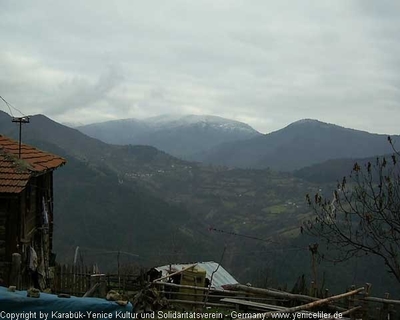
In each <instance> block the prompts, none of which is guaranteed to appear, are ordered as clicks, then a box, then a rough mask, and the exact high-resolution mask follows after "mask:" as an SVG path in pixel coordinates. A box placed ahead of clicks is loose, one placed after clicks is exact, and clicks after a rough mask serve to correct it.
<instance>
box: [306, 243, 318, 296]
mask: <svg viewBox="0 0 400 320" xmlns="http://www.w3.org/2000/svg"><path fill="white" fill-rule="evenodd" d="M308 249H309V250H310V251H311V257H312V261H311V263H312V274H313V281H312V285H313V288H312V289H313V294H312V296H315V295H316V293H317V292H316V291H317V287H318V285H317V264H316V255H317V254H318V243H314V244H313V245H311V244H310V245H309V246H308Z"/></svg>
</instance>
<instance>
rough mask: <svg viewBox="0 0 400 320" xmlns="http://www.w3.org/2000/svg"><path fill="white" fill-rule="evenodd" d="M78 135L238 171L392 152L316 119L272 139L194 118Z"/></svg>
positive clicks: (376, 139) (225, 122)
mask: <svg viewBox="0 0 400 320" xmlns="http://www.w3.org/2000/svg"><path fill="white" fill-rule="evenodd" d="M77 129H79V130H80V131H82V132H83V133H85V134H87V135H89V136H91V137H94V138H97V139H100V140H102V141H104V142H107V143H113V144H122V145H123V144H142V145H150V146H154V147H156V148H158V149H160V150H163V151H165V152H167V153H169V154H171V155H174V156H176V157H180V158H184V159H188V160H193V161H199V162H204V163H209V164H214V165H224V166H228V167H238V168H255V169H264V168H271V169H273V170H279V171H293V170H297V169H300V168H302V167H305V166H309V165H313V164H317V163H320V162H324V161H327V160H330V159H341V158H348V159H353V158H363V157H371V156H376V155H382V154H386V153H389V152H391V147H390V145H389V144H388V143H387V135H384V134H372V133H368V132H365V131H359V130H354V129H348V128H344V127H340V126H337V125H334V124H328V123H324V122H321V121H318V120H312V119H304V120H300V121H297V122H294V123H292V124H290V125H288V126H287V127H285V128H283V129H281V130H278V131H275V132H272V133H269V134H261V133H259V132H257V131H256V130H254V129H252V128H251V127H250V126H248V125H246V124H244V123H241V122H237V121H233V120H229V119H224V118H220V117H214V116H195V115H189V116H181V117H179V116H174V117H172V116H160V117H155V118H149V119H147V120H136V119H126V120H116V121H109V122H103V123H95V124H91V125H87V126H81V127H78V128H77ZM396 137H397V136H395V137H394V138H396Z"/></svg>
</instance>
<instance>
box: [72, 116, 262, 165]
mask: <svg viewBox="0 0 400 320" xmlns="http://www.w3.org/2000/svg"><path fill="white" fill-rule="evenodd" d="M77 129H78V130H80V131H81V132H83V133H85V134H87V135H88V136H90V137H93V138H97V139H100V140H102V141H104V142H106V143H111V144H119V145H126V144H132V145H135V144H136V145H138V144H139V145H150V146H154V147H156V148H157V149H159V150H162V151H165V152H167V153H169V154H171V155H173V156H177V157H181V158H192V155H193V154H196V153H199V152H205V151H206V150H208V149H210V148H212V147H214V146H217V145H219V144H221V143H224V142H231V141H238V140H244V139H249V138H252V137H256V136H260V135H261V133H259V132H258V131H256V130H254V129H253V128H252V127H250V126H249V125H247V124H245V123H242V122H239V121H234V120H229V119H224V118H221V117H217V116H208V115H204V116H198V115H161V116H157V117H152V118H147V119H144V120H138V119H123V120H114V121H107V122H102V123H93V124H89V125H85V126H78V127H77Z"/></svg>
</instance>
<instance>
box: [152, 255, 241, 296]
mask: <svg viewBox="0 0 400 320" xmlns="http://www.w3.org/2000/svg"><path fill="white" fill-rule="evenodd" d="M192 264H193V263H187V264H172V265H169V264H168V265H165V266H161V267H157V268H155V269H156V270H157V271H161V272H162V275H163V276H166V275H168V272H169V270H170V267H171V270H172V272H174V271H179V270H182V269H183V268H185V267H188V266H190V265H192ZM196 266H197V267H199V268H201V269H203V270H205V271H206V274H207V278H208V279H210V280H211V275H212V273H213V272H214V271H215V270H216V269H217V268H218V263H217V262H214V261H209V262H198V263H197V264H196ZM236 283H238V282H237V281H236V279H235V278H234V277H232V276H231V274H230V273H229V272H228V271H226V270H225V269H224V267H223V266H221V265H220V266H219V268H218V271H217V272H215V273H214V276H213V280H212V284H211V287H213V288H217V289H223V288H222V286H223V285H225V284H236Z"/></svg>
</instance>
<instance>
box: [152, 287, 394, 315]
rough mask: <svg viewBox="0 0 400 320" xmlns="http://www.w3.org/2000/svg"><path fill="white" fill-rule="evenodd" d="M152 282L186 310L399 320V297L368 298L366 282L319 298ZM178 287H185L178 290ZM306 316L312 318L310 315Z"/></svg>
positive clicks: (231, 288) (250, 288)
mask: <svg viewBox="0 0 400 320" xmlns="http://www.w3.org/2000/svg"><path fill="white" fill-rule="evenodd" d="M152 285H153V286H154V287H156V288H157V289H158V291H159V292H160V293H161V294H163V295H164V297H165V298H166V299H168V301H169V303H170V304H173V305H175V304H177V305H183V306H188V308H189V309H190V308H198V307H199V306H210V307H216V308H222V309H228V310H237V311H239V310H240V311H252V312H262V313H265V319H269V317H270V316H272V314H275V316H276V313H277V312H281V313H295V312H301V313H302V314H303V318H307V312H309V310H311V311H313V312H317V311H324V312H326V313H328V312H329V313H331V314H332V315H333V314H334V313H336V312H337V313H339V314H340V316H341V317H342V319H363V320H383V319H385V320H390V319H400V300H392V299H389V295H388V294H386V295H385V297H384V298H377V297H371V286H370V284H366V285H365V287H363V288H355V287H354V286H351V287H350V288H349V290H348V291H347V292H345V293H342V294H339V295H335V296H332V295H327V296H326V297H323V298H316V297H313V296H308V295H302V294H292V293H289V292H284V291H279V290H275V289H262V288H253V287H248V286H245V285H240V284H238V285H232V286H229V287H228V290H216V289H211V290H209V289H207V288H201V287H194V286H183V285H178V284H172V283H165V282H154V283H152ZM181 288H183V289H185V290H184V291H183V292H180V290H179V289H181ZM171 289H173V290H171ZM188 289H192V290H193V291H192V293H188ZM194 290H195V291H194ZM190 297H192V298H190ZM308 316H309V317H311V318H312V319H313V315H308ZM326 319H329V318H326Z"/></svg>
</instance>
